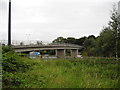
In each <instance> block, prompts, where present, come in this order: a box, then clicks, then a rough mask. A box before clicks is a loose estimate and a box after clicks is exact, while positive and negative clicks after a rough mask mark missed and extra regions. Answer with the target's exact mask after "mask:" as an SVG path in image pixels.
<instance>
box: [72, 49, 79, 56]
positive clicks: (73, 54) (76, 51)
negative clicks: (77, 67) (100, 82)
mask: <svg viewBox="0 0 120 90" xmlns="http://www.w3.org/2000/svg"><path fill="white" fill-rule="evenodd" d="M77 55H78V49H71V57H77Z"/></svg>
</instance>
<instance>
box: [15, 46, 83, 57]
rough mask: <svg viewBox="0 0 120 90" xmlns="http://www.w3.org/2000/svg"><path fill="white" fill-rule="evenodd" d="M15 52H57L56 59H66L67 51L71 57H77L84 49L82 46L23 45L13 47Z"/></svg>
mask: <svg viewBox="0 0 120 90" xmlns="http://www.w3.org/2000/svg"><path fill="white" fill-rule="evenodd" d="M13 48H14V49H15V52H31V51H40V50H55V53H56V57H59V58H64V57H65V56H66V50H68V49H69V50H70V51H71V57H77V55H78V50H80V49H82V46H79V45H75V44H49V45H23V46H20V45H19V46H13Z"/></svg>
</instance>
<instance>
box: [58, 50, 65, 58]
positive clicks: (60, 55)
mask: <svg viewBox="0 0 120 90" xmlns="http://www.w3.org/2000/svg"><path fill="white" fill-rule="evenodd" d="M65 56H66V53H65V49H56V57H58V58H65Z"/></svg>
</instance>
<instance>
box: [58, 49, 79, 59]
mask: <svg viewBox="0 0 120 90" xmlns="http://www.w3.org/2000/svg"><path fill="white" fill-rule="evenodd" d="M70 51H71V52H70V55H69V57H74V58H76V57H77V55H78V49H71V50H70ZM66 53H67V52H66V50H65V49H56V57H58V58H65V57H66V56H67V55H66Z"/></svg>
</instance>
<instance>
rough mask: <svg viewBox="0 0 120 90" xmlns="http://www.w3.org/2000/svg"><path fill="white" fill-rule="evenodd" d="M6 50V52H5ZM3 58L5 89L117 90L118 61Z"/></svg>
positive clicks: (10, 54) (10, 53)
mask: <svg viewBox="0 0 120 90" xmlns="http://www.w3.org/2000/svg"><path fill="white" fill-rule="evenodd" d="M3 50H4V49H3ZM7 51H8V52H4V54H3V88H118V87H119V85H118V81H119V79H120V75H119V73H118V72H119V71H118V70H119V67H118V61H116V60H114V59H105V58H84V59H80V58H76V59H75V58H69V59H55V60H47V61H46V60H40V59H29V58H28V57H20V56H18V54H16V53H14V51H13V52H11V51H9V50H7Z"/></svg>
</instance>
